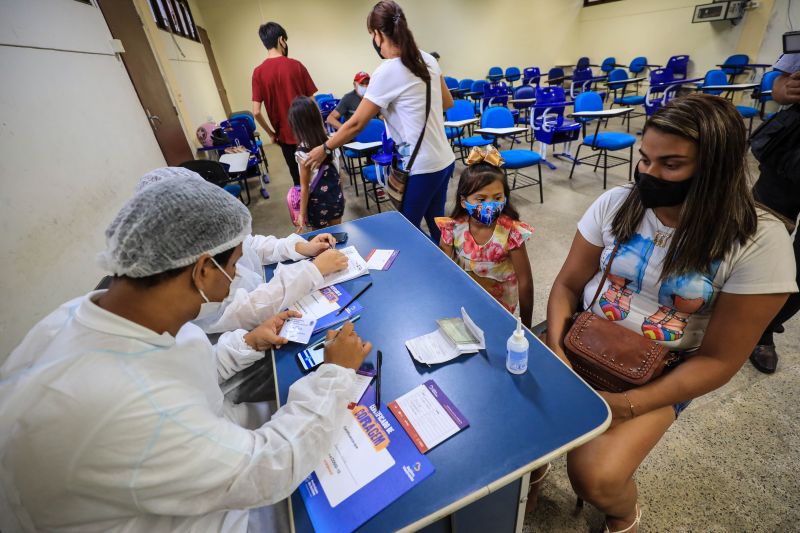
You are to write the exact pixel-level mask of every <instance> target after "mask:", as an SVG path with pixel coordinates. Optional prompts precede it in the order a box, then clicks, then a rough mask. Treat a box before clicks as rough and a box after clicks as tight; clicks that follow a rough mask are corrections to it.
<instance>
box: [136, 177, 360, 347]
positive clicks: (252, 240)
mask: <svg viewBox="0 0 800 533" xmlns="http://www.w3.org/2000/svg"><path fill="white" fill-rule="evenodd" d="M177 176H196V177H200V176H199V175H198V174H196V173H195V172H192V171H191V170H189V169H187V168H183V167H164V168H157V169H155V170H152V171H150V172H148V173H147V174H145V175H144V176H142V177H141V178H140V179H139V183H138V185H137V190H142V189H143V188H144V187H147V186H148V185H151V184H153V183H157V182H159V181H162V180H165V179H170V178H174V177H177ZM334 246H336V240H335V239H334V238H333V236H332V235H331V234H330V233H322V234H319V235H316V236H315V237H313V238H312V239H311V240H310V241H306V240H305V239H304V238H302V237H301V236H299V235H297V234H292V235H290V236H288V237H286V238H283V239H279V238H276V237H273V236H272V235H248V236H247V237H245V239H244V241H243V242H242V256H241V257H240V258H239V260H238V261H237V262H236V276H234V278H233V284H232V285H231V290H230V293H229V294H228V296H227V297H226V298H225V299H224V300H223V301H222V302H220V303H218V304H216V305H215V307H216V310H215V312H211V311H210V309H209V312H208V313H206V314H205V316H203V317H201V318H200V319H198V320H195V321H194V323H195V324H197V325H198V326H200V327H201V328H203V331H205V332H206V333H221V332H223V331H230V330H232V329H236V328H245V329H250V328H254V327H256V326H257V325H258V324H260V323H261V322H263V321H264V320H266V319H267V318H269V317H271V316H273V315H275V314H276V313H278V311H281V310H283V309H286V308H287V307H289V306H291V305H292V304H294V303H295V302H297V301H298V300H299V299H300V298H302V297H303V296H306V295H307V294H310V293H312V292H313V291H315V290H317V289H319V288H321V287H322V286H323V285H324V282H323V276H325V275H327V274H330V273H332V272H337V271H339V270H343V269H345V268H347V257H346V256H345V255H344V254H343V253H341V252H339V251H338V250H335V249H334ZM315 256H316V259H314V260H313V261H301V260H302V259H307V258H309V257H315ZM286 260H292V261H299V262H297V263H294V264H291V265H280V264H279V265H278V267H277V268H276V269H275V272H274V274H273V276H272V278H271V279H270V280H269V282H265V279H264V265H271V264H273V263H280V262H281V261H286Z"/></svg>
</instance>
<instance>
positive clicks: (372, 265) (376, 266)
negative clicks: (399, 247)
mask: <svg viewBox="0 0 800 533" xmlns="http://www.w3.org/2000/svg"><path fill="white" fill-rule="evenodd" d="M394 253H395V250H375V251H373V252H372V255H371V256H370V258H369V261H367V268H368V269H370V270H384V269H385V268H386V263H387V262H389V260H390V259H391V258H392V255H393V254H394Z"/></svg>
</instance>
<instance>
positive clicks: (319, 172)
mask: <svg viewBox="0 0 800 533" xmlns="http://www.w3.org/2000/svg"><path fill="white" fill-rule="evenodd" d="M327 170H328V163H323V164H321V165H320V166H319V170H317V175H316V176H314V179H313V180H312V181H311V185H309V187H308V194H311V193H312V192H314V189H316V188H317V184H318V183H319V180H321V179H322V176H324V175H325V171H327Z"/></svg>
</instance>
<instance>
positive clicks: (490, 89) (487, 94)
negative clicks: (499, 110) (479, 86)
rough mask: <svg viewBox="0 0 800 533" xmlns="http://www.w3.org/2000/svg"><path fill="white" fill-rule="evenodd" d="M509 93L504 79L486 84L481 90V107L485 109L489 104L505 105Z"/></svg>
mask: <svg viewBox="0 0 800 533" xmlns="http://www.w3.org/2000/svg"><path fill="white" fill-rule="evenodd" d="M509 93H510V91H509V90H508V85H507V84H506V82H504V81H496V82H492V83H490V84H488V85H487V86H486V89H485V90H484V92H483V99H482V101H481V108H482V109H485V108H486V107H487V106H490V105H492V106H495V105H502V106H505V105H507V104H508V95H509Z"/></svg>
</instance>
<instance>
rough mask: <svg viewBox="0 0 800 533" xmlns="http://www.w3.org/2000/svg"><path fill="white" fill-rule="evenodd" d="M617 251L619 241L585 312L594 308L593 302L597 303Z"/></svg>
mask: <svg viewBox="0 0 800 533" xmlns="http://www.w3.org/2000/svg"><path fill="white" fill-rule="evenodd" d="M618 251H619V241H617V243H616V244H615V245H614V249H613V250H611V257H609V258H608V264H607V265H606V268H605V269H604V270H603V277H602V278H601V279H600V284H599V285H597V290H596V291H595V292H594V298H592V303H590V304H589V308H588V309H587V311H591V310H592V307H594V304H595V302H596V301H597V297H598V296H600V291H602V290H603V285H604V284H605V282H606V278H608V272H609V270H611V264H612V263H613V262H614V258H615V257H616V256H617V252H618Z"/></svg>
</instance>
